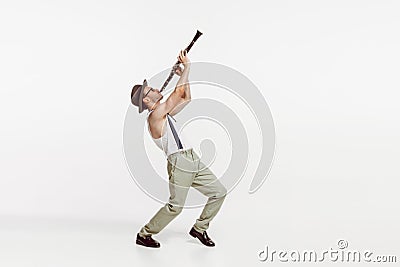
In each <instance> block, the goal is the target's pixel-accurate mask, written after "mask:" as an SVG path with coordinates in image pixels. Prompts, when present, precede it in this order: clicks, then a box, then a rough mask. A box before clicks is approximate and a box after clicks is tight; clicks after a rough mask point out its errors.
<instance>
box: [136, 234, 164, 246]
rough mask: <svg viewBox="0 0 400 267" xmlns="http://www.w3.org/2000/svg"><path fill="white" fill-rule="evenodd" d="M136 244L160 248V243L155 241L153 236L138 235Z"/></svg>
mask: <svg viewBox="0 0 400 267" xmlns="http://www.w3.org/2000/svg"><path fill="white" fill-rule="evenodd" d="M136 244H138V245H141V246H145V247H150V248H159V247H160V243H158V242H157V241H156V240H154V239H153V238H152V237H151V236H146V237H141V236H140V235H139V234H137V235H136Z"/></svg>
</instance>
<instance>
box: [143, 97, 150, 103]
mask: <svg viewBox="0 0 400 267" xmlns="http://www.w3.org/2000/svg"><path fill="white" fill-rule="evenodd" d="M143 102H144V103H146V104H147V103H149V102H150V99H149V98H148V97H147V96H146V97H145V98H143Z"/></svg>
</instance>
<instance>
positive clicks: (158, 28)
mask: <svg viewBox="0 0 400 267" xmlns="http://www.w3.org/2000/svg"><path fill="white" fill-rule="evenodd" d="M399 12H400V3H398V2H396V1H377V0H376V1H361V0H359V1H197V2H189V1H159V2H156V1H94V0H93V1H2V2H1V3H0V28H1V35H0V40H1V42H0V59H1V60H0V71H1V79H0V112H1V115H0V122H1V139H0V148H1V150H0V160H1V168H0V203H1V204H0V219H1V221H0V227H1V228H0V248H1V250H0V251H1V252H0V256H1V257H0V265H1V266H41V267H43V266H55V265H57V266H109V265H111V264H118V265H119V266H132V264H139V263H145V264H147V265H149V266H151V265H152V264H153V265H154V266H158V265H161V264H164V263H168V260H171V264H172V263H174V265H175V266H177V265H178V266H179V264H181V265H182V266H183V265H185V266H186V264H187V263H188V262H189V261H192V262H193V264H195V263H197V264H199V265H202V266H204V264H207V265H210V266H231V265H232V264H248V265H251V266H256V265H263V264H267V263H262V262H260V261H258V259H257V252H258V250H260V249H262V248H263V247H264V246H265V245H266V244H269V245H271V246H273V247H275V248H276V249H278V248H285V249H312V248H320V249H321V250H322V249H326V248H329V247H332V246H334V245H335V244H336V243H335V242H336V241H337V239H340V238H344V239H346V240H348V241H349V244H350V246H351V247H352V248H358V249H367V248H368V249H370V250H372V251H377V252H381V253H382V254H385V253H386V254H395V253H398V251H399V242H398V241H399V230H398V228H397V227H396V226H397V225H398V224H399V223H400V218H399V214H398V210H399V204H398V203H399V196H398V188H399V185H400V182H399V178H400V171H399V169H398V158H399V152H398V151H399V149H400V141H399V138H398V137H399V135H400V124H399V122H400V121H399V117H398V114H400V106H399V105H398V100H399V96H400V93H399V89H400V87H399V85H400V82H399V79H398V74H399V71H400V67H399V64H398V62H399V61H400V50H399V49H398V48H399V47H400V36H399V34H398V32H399V28H400V17H399V16H398V14H399ZM197 29H199V30H200V31H202V32H203V33H204V35H203V36H202V37H201V38H200V39H199V41H198V44H196V45H195V47H194V48H193V50H192V51H191V52H190V54H189V57H190V58H191V60H192V61H209V62H216V63H220V64H224V65H227V66H229V67H232V68H234V69H236V70H238V71H240V72H242V73H243V74H244V75H246V76H247V77H249V78H250V79H251V80H252V81H253V82H254V83H255V84H256V85H257V86H258V87H259V89H260V91H261V92H262V94H263V95H264V97H265V98H266V100H267V102H268V104H269V106H270V109H271V111H272V113H273V115H274V120H275V126H276V137H277V144H276V148H277V150H276V155H275V161H274V164H273V166H272V169H271V172H270V175H269V177H268V178H267V181H266V182H265V184H264V185H263V186H262V187H261V189H260V190H259V191H257V192H256V193H255V194H254V195H249V194H248V193H247V188H248V185H249V183H250V179H251V175H247V176H246V177H244V180H243V182H242V183H241V184H240V186H238V187H237V189H236V190H234V191H233V192H232V193H231V194H230V195H229V196H228V197H227V199H226V202H225V203H224V206H223V208H222V210H221V212H220V214H219V215H218V216H217V217H216V219H215V222H213V225H212V226H211V227H210V232H209V233H210V236H211V237H214V238H215V239H216V243H217V247H216V248H215V249H214V250H209V249H207V250H205V248H203V247H200V246H194V244H192V243H188V242H186V241H185V239H189V238H188V237H187V233H186V232H187V231H188V230H189V229H190V227H191V225H192V223H193V222H194V220H195V218H196V217H197V215H198V214H199V213H200V210H187V211H186V210H185V211H184V212H183V213H182V214H181V215H180V216H179V217H178V218H177V219H176V221H174V222H173V223H171V225H169V226H167V228H166V229H165V230H164V231H163V232H162V233H160V235H159V239H158V240H159V241H161V243H162V246H163V247H162V248H161V252H159V254H157V253H155V252H154V251H151V252H149V251H148V250H146V249H142V250H141V249H140V248H137V247H136V246H135V244H134V238H135V235H136V232H137V231H138V230H139V228H140V227H141V226H142V225H143V224H144V223H146V222H147V220H148V219H150V217H151V216H152V215H153V214H154V213H155V212H156V211H157V210H158V208H159V207H160V204H159V203H157V202H155V201H154V200H152V199H150V198H149V197H148V196H146V195H145V194H144V193H143V192H142V191H140V189H139V188H138V187H137V186H136V184H135V183H134V182H133V180H132V178H131V177H130V175H129V172H128V170H127V167H126V164H125V162H124V156H123V149H122V130H123V122H124V118H125V113H126V110H127V108H128V106H129V104H130V101H129V96H130V90H131V87H132V86H133V84H136V83H139V82H141V81H142V80H143V79H144V78H148V77H151V76H152V75H154V74H156V73H158V72H159V71H161V70H164V69H165V68H169V67H171V66H172V64H173V63H174V62H175V60H176V56H177V54H178V51H179V50H180V49H182V48H184V47H185V46H186V45H187V44H188V42H189V41H190V39H191V38H192V37H193V35H194V33H195V31H196V30H197ZM153 86H157V85H153ZM140 130H142V128H140ZM176 236H178V238H176ZM113 237H115V238H114V239H113ZM26 238H28V239H29V238H31V239H30V240H29V241H27V240H26ZM107 238H108V239H107ZM105 240H107V241H105ZM110 240H111V241H110ZM119 241H121V243H120V242H119ZM85 242H86V243H85ZM124 242H126V243H124ZM60 243H62V244H63V245H60ZM104 243H107V244H112V247H107V244H104ZM24 244H25V245H24ZM92 245H93V246H92ZM78 248H79V249H78ZM92 248H94V249H92ZM162 250H164V252H163V251H162ZM185 252H186V253H185ZM2 253H3V255H1V254H2ZM179 256H181V257H182V258H181V259H180V260H179V261H178V263H177V258H178V257H179ZM399 256H400V255H398V258H399ZM200 259H201V260H200ZM398 260H400V259H398ZM171 264H168V266H169V265H171ZM297 264H298V265H302V264H300V263H297ZM135 266H136V265H135Z"/></svg>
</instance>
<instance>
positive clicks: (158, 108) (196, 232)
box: [131, 51, 227, 248]
mask: <svg viewBox="0 0 400 267" xmlns="http://www.w3.org/2000/svg"><path fill="white" fill-rule="evenodd" d="M178 60H179V62H180V63H181V64H183V66H184V68H183V70H182V69H181V68H180V67H179V68H178V69H177V70H176V71H175V73H176V74H177V75H179V76H180V78H179V80H178V82H177V84H176V87H175V90H174V91H173V92H172V93H171V95H170V96H169V97H168V99H167V100H166V101H165V102H163V103H161V102H160V101H161V99H163V96H162V94H161V93H160V91H159V90H158V89H153V88H152V87H150V86H148V85H147V82H146V80H144V83H143V85H135V86H134V87H133V89H132V93H131V102H132V104H133V105H135V106H137V107H138V109H139V113H141V112H143V110H145V109H147V110H148V111H149V113H148V118H147V122H148V128H149V132H150V135H151V137H152V139H153V141H154V142H155V143H156V144H157V146H158V147H159V148H160V149H162V150H163V151H164V152H165V154H166V156H167V159H168V164H167V170H168V175H169V191H170V197H169V201H168V203H166V204H165V205H164V206H163V207H162V208H161V209H160V210H159V211H158V212H157V213H156V214H155V215H154V216H153V218H151V219H150V221H149V222H148V223H147V224H146V225H145V226H143V227H142V228H141V229H140V231H139V233H137V236H136V244H138V245H142V246H146V247H156V248H158V247H160V243H159V242H157V241H156V240H154V239H153V238H152V235H154V234H157V233H159V232H160V231H161V230H162V229H164V227H165V226H167V224H169V223H170V222H171V221H172V220H173V219H174V218H175V217H176V216H177V215H179V214H180V213H181V211H182V209H183V206H184V203H185V200H186V197H187V194H188V191H189V188H190V186H192V187H194V188H195V189H196V190H198V191H200V192H201V193H202V194H204V195H205V196H207V197H208V201H207V203H206V205H205V207H204V208H203V211H202V213H201V215H200V217H199V218H198V219H197V220H196V223H195V224H194V225H193V227H192V229H191V230H190V231H189V234H190V235H191V236H193V237H194V238H198V239H199V240H200V241H201V243H203V244H204V245H206V246H210V247H213V246H215V243H214V242H213V241H212V240H211V238H210V237H209V236H208V234H207V232H206V230H207V229H208V227H209V223H210V221H211V220H212V219H213V218H214V217H215V215H216V214H217V213H218V211H219V210H220V208H221V205H222V203H223V201H224V199H225V196H226V194H227V190H226V188H225V187H224V186H223V185H222V184H221V183H220V182H219V181H218V179H217V178H216V177H215V175H214V174H213V173H212V172H211V170H210V169H209V168H207V167H206V166H205V165H204V164H203V163H202V162H201V161H200V158H199V156H198V155H197V154H196V153H195V152H194V150H193V148H192V147H185V144H187V143H186V142H185V140H183V139H182V136H180V135H178V132H179V130H178V129H176V125H175V123H174V122H173V120H175V119H173V117H172V116H173V115H175V114H177V113H178V112H180V111H181V110H182V109H183V108H184V106H186V105H187V104H188V103H189V102H190V100H191V95H190V85H189V82H188V77H189V72H190V60H189V58H188V57H187V55H186V52H184V51H181V52H180V53H179V56H178ZM171 118H172V119H171Z"/></svg>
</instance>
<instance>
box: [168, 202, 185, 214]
mask: <svg viewBox="0 0 400 267" xmlns="http://www.w3.org/2000/svg"><path fill="white" fill-rule="evenodd" d="M166 206H167V209H168V211H169V212H170V213H172V214H174V215H178V214H179V213H181V212H182V210H183V207H181V206H176V205H172V204H170V203H168V204H167V205H166Z"/></svg>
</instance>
